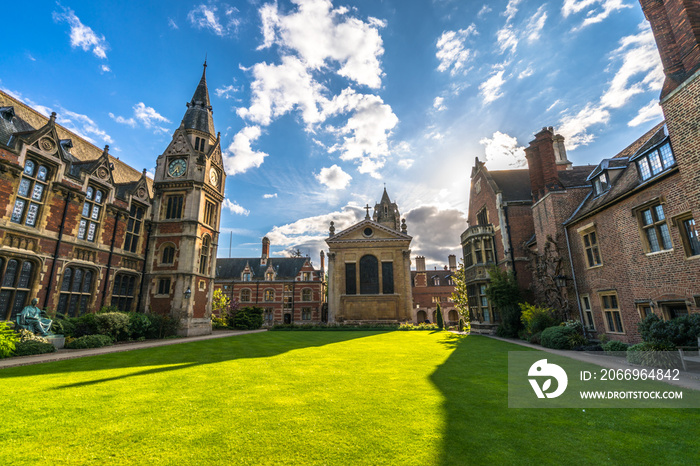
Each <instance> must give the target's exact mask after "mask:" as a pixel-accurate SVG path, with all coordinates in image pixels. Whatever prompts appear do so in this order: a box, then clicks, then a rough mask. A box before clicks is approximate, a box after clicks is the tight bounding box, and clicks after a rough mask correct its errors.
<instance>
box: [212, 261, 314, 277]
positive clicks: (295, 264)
mask: <svg viewBox="0 0 700 466" xmlns="http://www.w3.org/2000/svg"><path fill="white" fill-rule="evenodd" d="M306 261H309V258H308V257H270V258H268V259H267V264H265V265H261V264H260V262H261V259H260V257H247V258H246V257H243V258H228V259H216V279H217V280H222V279H223V280H231V279H233V280H240V279H241V274H242V273H243V271H244V270H245V268H246V265H248V266H249V267H250V269H251V271H252V273H253V276H252V277H251V279H252V280H264V279H265V272H266V271H267V269H268V268H269V267H270V266H272V267H273V268H274V269H275V274H276V278H275V280H293V279H294V278H295V277H296V276H297V275H298V274H299V271H300V270H301V269H302V268H303V267H304V264H305V263H306ZM309 263H310V261H309Z"/></svg>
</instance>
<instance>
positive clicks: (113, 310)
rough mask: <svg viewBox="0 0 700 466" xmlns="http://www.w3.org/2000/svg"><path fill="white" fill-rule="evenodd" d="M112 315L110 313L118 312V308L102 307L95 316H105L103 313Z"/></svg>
mask: <svg viewBox="0 0 700 466" xmlns="http://www.w3.org/2000/svg"><path fill="white" fill-rule="evenodd" d="M108 312H109V313H112V312H120V311H119V308H118V307H117V306H102V307H101V308H100V310H99V311H97V314H105V313H108Z"/></svg>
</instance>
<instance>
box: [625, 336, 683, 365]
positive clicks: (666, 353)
mask: <svg viewBox="0 0 700 466" xmlns="http://www.w3.org/2000/svg"><path fill="white" fill-rule="evenodd" d="M627 362H629V363H630V364H639V365H643V366H650V367H660V368H665V369H670V368H674V367H680V366H681V362H680V359H679V355H678V353H677V352H676V348H675V347H674V346H673V345H667V344H659V343H649V342H642V343H637V344H636V345H632V346H630V347H628V348H627Z"/></svg>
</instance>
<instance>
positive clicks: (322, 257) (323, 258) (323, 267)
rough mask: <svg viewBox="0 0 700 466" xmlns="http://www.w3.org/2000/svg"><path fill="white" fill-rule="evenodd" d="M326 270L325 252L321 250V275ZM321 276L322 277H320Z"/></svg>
mask: <svg viewBox="0 0 700 466" xmlns="http://www.w3.org/2000/svg"><path fill="white" fill-rule="evenodd" d="M325 270H326V253H324V252H323V251H321V275H322V276H323V275H324V274H325ZM321 278H323V277H321Z"/></svg>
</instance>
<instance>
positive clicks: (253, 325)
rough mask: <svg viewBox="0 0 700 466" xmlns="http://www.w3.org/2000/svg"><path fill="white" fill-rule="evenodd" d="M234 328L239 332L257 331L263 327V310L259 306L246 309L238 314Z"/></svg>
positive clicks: (234, 321)
mask: <svg viewBox="0 0 700 466" xmlns="http://www.w3.org/2000/svg"><path fill="white" fill-rule="evenodd" d="M233 326H234V328H236V329H238V330H256V329H259V328H260V327H262V326H263V308H261V307H257V306H250V307H244V308H243V309H241V310H239V311H238V312H236V316H235V317H234V318H233Z"/></svg>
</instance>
